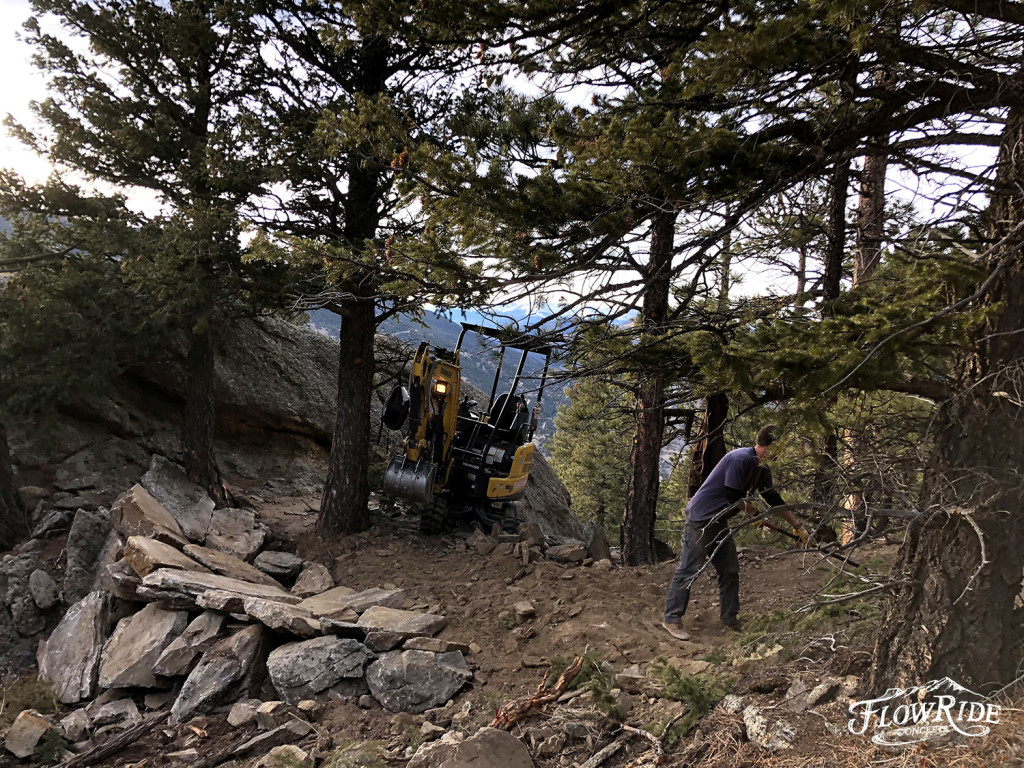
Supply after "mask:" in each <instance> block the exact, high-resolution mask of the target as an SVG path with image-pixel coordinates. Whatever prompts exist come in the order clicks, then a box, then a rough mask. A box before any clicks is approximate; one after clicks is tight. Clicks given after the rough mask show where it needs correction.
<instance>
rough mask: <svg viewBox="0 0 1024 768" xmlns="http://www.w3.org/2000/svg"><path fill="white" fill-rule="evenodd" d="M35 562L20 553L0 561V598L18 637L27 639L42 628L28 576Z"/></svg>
mask: <svg viewBox="0 0 1024 768" xmlns="http://www.w3.org/2000/svg"><path fill="white" fill-rule="evenodd" d="M38 562H39V561H38V559H37V558H36V556H35V555H33V554H31V553H29V552H24V553H21V554H18V555H7V556H6V557H4V558H3V559H0V590H2V593H0V598H2V599H3V602H4V604H6V605H7V607H8V608H9V609H10V611H11V621H12V623H13V625H14V628H15V629H16V630H17V631H18V633H19V634H21V635H25V636H30V635H34V634H36V633H37V632H41V631H42V630H43V628H44V627H45V626H46V620H45V619H44V618H43V614H42V611H41V610H40V608H39V605H38V604H37V603H36V601H35V599H33V597H32V590H31V581H32V574H33V573H34V572H35V571H36V570H37V566H38Z"/></svg>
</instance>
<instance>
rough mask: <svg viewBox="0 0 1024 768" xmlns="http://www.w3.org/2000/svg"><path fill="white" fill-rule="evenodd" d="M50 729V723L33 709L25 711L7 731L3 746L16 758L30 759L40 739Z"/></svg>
mask: <svg viewBox="0 0 1024 768" xmlns="http://www.w3.org/2000/svg"><path fill="white" fill-rule="evenodd" d="M52 727H53V726H52V725H50V721H49V720H47V719H46V718H45V717H43V716H42V715H41V714H39V713H38V712H36V711H35V710H34V709H26V710H25V711H24V712H22V713H21V714H19V715H18V716H17V718H15V720H14V723H13V724H12V725H11V727H10V729H9V730H8V731H7V737H6V738H5V739H4V746H5V747H6V748H7V751H8V752H10V753H11V754H13V755H15V756H16V757H22V758H25V757H31V756H32V754H33V753H34V752H35V751H36V747H37V746H38V745H39V741H40V739H42V738H43V736H44V735H45V734H46V732H47V731H48V730H50V729H51V728H52Z"/></svg>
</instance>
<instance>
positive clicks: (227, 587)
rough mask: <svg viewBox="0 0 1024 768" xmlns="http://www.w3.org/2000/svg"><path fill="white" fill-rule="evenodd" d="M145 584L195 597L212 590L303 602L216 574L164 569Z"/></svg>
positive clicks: (263, 585)
mask: <svg viewBox="0 0 1024 768" xmlns="http://www.w3.org/2000/svg"><path fill="white" fill-rule="evenodd" d="M142 583H143V585H144V586H147V587H153V588H155V589H162V590H170V591H175V592H181V593H183V594H186V595H192V596H194V597H198V596H200V595H202V594H203V593H205V592H209V591H211V590H217V591H220V592H228V593H233V594H236V595H242V596H243V597H262V598H265V599H267V600H276V601H277V602H279V603H288V604H291V605H294V604H295V603H298V602H300V600H299V598H298V597H296V596H295V595H292V594H290V593H288V592H285V591H284V590H283V589H281V588H280V587H270V586H267V585H266V584H253V583H252V582H248V581H242V580H240V579H232V578H230V577H228V576H220V575H219V574H216V573H195V572H186V571H175V570H171V569H169V568H161V569H160V570H157V571H153V573H151V574H149V575H148V576H146V577H145V578H144V579H143V580H142ZM197 602H198V601H197Z"/></svg>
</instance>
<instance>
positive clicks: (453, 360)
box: [382, 323, 552, 533]
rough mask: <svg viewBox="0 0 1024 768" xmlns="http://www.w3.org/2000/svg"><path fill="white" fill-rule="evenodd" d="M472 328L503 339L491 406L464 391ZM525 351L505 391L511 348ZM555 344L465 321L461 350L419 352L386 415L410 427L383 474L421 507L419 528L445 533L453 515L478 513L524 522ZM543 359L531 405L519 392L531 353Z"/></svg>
mask: <svg viewBox="0 0 1024 768" xmlns="http://www.w3.org/2000/svg"><path fill="white" fill-rule="evenodd" d="M468 334H473V335H475V336H479V337H483V338H484V339H491V340H493V341H496V342H497V345H498V346H497V353H498V355H497V365H496V366H495V371H494V379H493V382H492V384H491V392H490V397H489V398H488V401H487V404H486V405H485V406H484V407H483V408H480V409H478V406H479V405H480V404H479V403H478V402H477V401H475V400H471V399H470V398H469V397H468V396H465V397H464V396H463V395H462V390H463V385H462V356H463V342H464V340H465V339H466V337H467V335H468ZM508 350H513V351H514V352H518V353H519V358H518V361H517V363H516V368H515V374H514V376H513V378H512V381H511V383H510V384H509V385H508V389H507V390H506V391H504V392H501V393H499V389H500V388H501V386H500V385H501V383H502V367H503V365H504V363H505V355H506V351H508ZM551 353H552V349H551V346H550V345H549V344H548V343H547V342H545V341H544V340H542V339H540V338H539V337H536V336H527V335H522V334H515V333H514V332H509V331H503V330H500V329H497V328H486V327H483V326H479V325H473V324H471V323H462V332H461V333H460V334H459V340H458V343H457V344H456V347H455V350H454V352H449V351H448V350H445V349H442V348H440V347H433V348H432V347H431V346H430V345H429V344H428V343H427V342H423V343H421V344H420V345H419V348H418V349H417V350H416V354H415V356H414V357H413V362H412V371H411V372H410V374H409V386H408V388H405V387H402V386H397V387H395V389H394V390H393V391H392V393H391V395H390V397H389V398H388V401H387V403H386V404H385V407H384V415H383V418H382V421H383V423H384V426H386V427H388V428H389V429H392V430H396V431H397V430H401V429H403V428H405V432H406V437H405V440H404V441H403V443H402V450H401V451H400V452H399V453H397V454H395V456H394V457H393V458H392V459H391V462H390V464H389V465H388V469H387V472H386V473H385V475H384V492H385V494H387V495H389V496H393V497H397V498H401V499H405V500H406V501H408V502H411V503H413V504H414V505H416V506H418V507H419V509H420V529H421V530H422V531H423V532H425V533H438V532H439V531H441V530H442V529H443V528H444V526H445V524H446V522H447V519H448V517H449V515H450V514H453V513H465V512H473V513H476V514H477V516H478V517H480V518H481V519H483V520H485V521H492V522H498V521H499V520H500V522H501V523H502V525H503V526H504V527H506V528H510V529H514V527H515V526H516V525H517V520H516V515H515V508H514V506H513V504H514V502H516V501H517V500H519V499H521V498H522V496H523V494H524V493H525V492H526V484H527V482H528V480H529V477H530V468H531V466H532V463H533V451H534V446H533V435H534V432H535V431H536V429H537V423H538V417H539V413H540V404H541V400H542V398H543V396H544V385H545V383H546V382H547V374H548V367H549V366H550V363H551ZM530 354H537V355H540V356H542V357H543V367H542V369H541V375H540V386H539V387H538V388H537V390H536V402H535V403H534V405H533V408H532V409H531V407H530V403H529V401H528V399H527V394H532V392H529V393H523V392H520V391H519V387H520V384H521V383H522V379H523V371H524V369H525V366H526V361H527V356H528V355H530Z"/></svg>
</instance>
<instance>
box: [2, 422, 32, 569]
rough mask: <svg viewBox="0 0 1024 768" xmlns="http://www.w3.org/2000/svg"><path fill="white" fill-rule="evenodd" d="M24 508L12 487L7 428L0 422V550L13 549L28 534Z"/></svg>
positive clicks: (15, 489)
mask: <svg viewBox="0 0 1024 768" xmlns="http://www.w3.org/2000/svg"><path fill="white" fill-rule="evenodd" d="M26 522H27V521H26V519H25V509H24V507H23V506H22V503H21V497H20V496H19V495H18V489H17V488H15V487H14V468H13V467H12V466H11V452H10V450H9V448H8V445H7V428H6V427H5V426H4V424H3V422H0V552H4V551H6V550H8V549H13V548H14V545H15V544H17V543H18V541H19V540H20V539H21V538H22V537H24V536H26V535H27V534H28V526H27V525H26Z"/></svg>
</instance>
